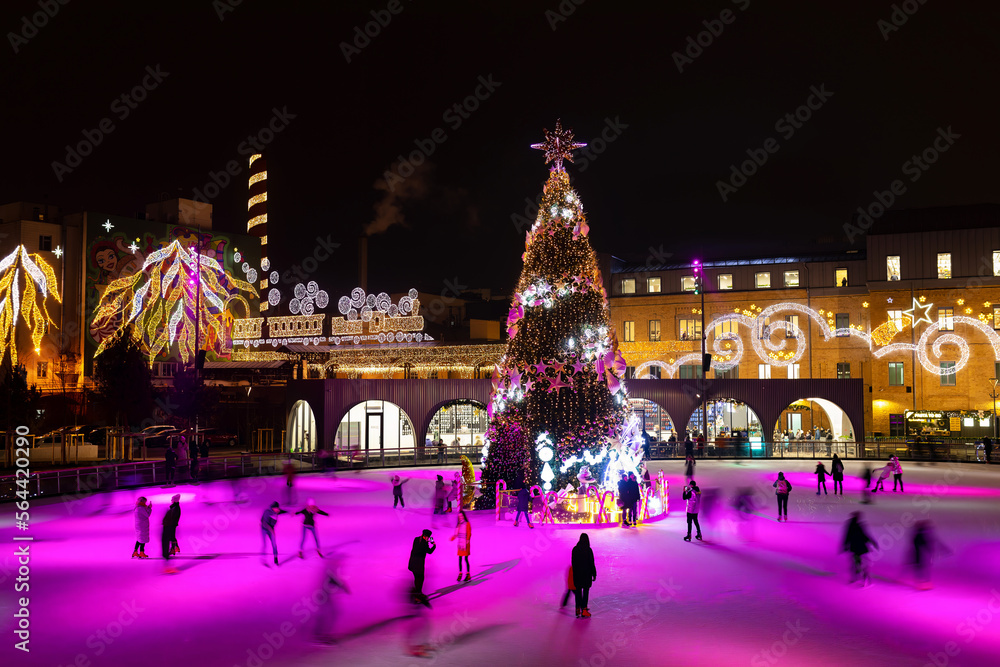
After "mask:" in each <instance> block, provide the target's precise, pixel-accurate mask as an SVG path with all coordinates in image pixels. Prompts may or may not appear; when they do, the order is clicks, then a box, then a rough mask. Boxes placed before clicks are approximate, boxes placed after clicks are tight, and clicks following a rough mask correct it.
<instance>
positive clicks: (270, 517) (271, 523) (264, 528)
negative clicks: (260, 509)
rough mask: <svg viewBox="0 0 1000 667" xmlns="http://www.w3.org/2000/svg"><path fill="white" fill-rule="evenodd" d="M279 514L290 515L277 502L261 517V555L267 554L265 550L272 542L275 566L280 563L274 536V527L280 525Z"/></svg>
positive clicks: (276, 541)
mask: <svg viewBox="0 0 1000 667" xmlns="http://www.w3.org/2000/svg"><path fill="white" fill-rule="evenodd" d="M279 514H288V512H286V511H285V510H283V509H281V507H280V506H279V505H278V502H277V501H275V502H273V503H271V506H270V507H268V508H267V509H266V510H264V513H263V514H261V516H260V552H261V554H264V553H266V552H265V551H264V549H265V548H267V541H268V540H271V551H272V552H273V553H274V564H275V565H278V564H279V563H278V540H277V539H276V538H275V536H274V527H275V526H276V525H278V515H279ZM303 537H304V536H303Z"/></svg>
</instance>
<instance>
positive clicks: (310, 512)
mask: <svg viewBox="0 0 1000 667" xmlns="http://www.w3.org/2000/svg"><path fill="white" fill-rule="evenodd" d="M296 514H301V515H303V516H302V539H301V540H299V558H305V556H303V555H302V547H303V546H304V545H305V543H306V531H308V532H310V533H312V536H313V540H314V541H315V542H316V553H317V554H319V557H320V558H322V557H323V552H322V551H320V550H319V535H317V534H316V515H317V514H322V515H323V516H330V515H329V514H327V513H326V512H324V511H323V510H321V509H320V508H318V507H316V501H315V500H313V499H312V498H310V499H309V500H307V501H306V506H305V507H304V508H303V509H300V510H299V511H298V512H296Z"/></svg>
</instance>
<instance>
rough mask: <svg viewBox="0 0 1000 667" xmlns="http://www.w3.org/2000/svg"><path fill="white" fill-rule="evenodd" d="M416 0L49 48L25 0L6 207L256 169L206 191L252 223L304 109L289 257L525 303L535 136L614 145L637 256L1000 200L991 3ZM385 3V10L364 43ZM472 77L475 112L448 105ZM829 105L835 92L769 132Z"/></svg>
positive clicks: (830, 233) (605, 160) (274, 14)
mask: <svg viewBox="0 0 1000 667" xmlns="http://www.w3.org/2000/svg"><path fill="white" fill-rule="evenodd" d="M579 1H580V0H578V2H579ZM46 2H51V3H52V4H53V5H55V0H42V3H43V4H45V3H46ZM398 2H399V4H398V7H396V5H395V3H392V4H393V6H394V7H396V8H397V9H401V10H400V11H399V12H398V13H397V14H395V15H393V14H391V13H389V12H388V11H387V9H386V8H387V5H389V4H390V3H388V2H386V1H383V0H372V1H370V2H364V3H358V2H334V3H327V2H323V3H320V2H282V3H280V4H279V3H275V2H265V1H264V0H243V1H242V2H240V3H239V4H237V5H236V6H235V7H233V6H230V4H229V3H228V2H226V0H219V1H217V2H215V3H213V2H211V1H210V0H203V1H200V2H184V3H167V2H157V3H139V2H128V3H113V2H96V3H87V2H82V1H79V0H77V1H75V2H69V3H68V4H66V5H65V6H61V5H60V6H59V9H58V13H56V14H55V16H53V17H52V18H48V19H47V25H44V26H43V27H41V28H40V29H38V30H37V34H34V32H35V31H34V29H33V28H30V29H25V28H24V25H23V22H22V17H24V16H30V15H32V14H34V13H35V12H38V11H40V10H39V4H38V2H37V0H35V1H30V2H29V1H28V0H9V1H8V2H5V3H4V6H3V14H2V15H0V28H2V29H3V32H4V34H5V39H4V45H3V47H2V48H0V77H2V78H0V81H2V90H3V101H2V104H0V113H2V118H3V124H2V127H3V130H4V135H5V136H4V142H3V148H4V151H3V164H4V169H3V178H2V179H0V200H2V201H3V202H9V201H16V200H28V201H43V200H44V201H48V202H49V203H52V204H56V205H60V206H62V207H63V210H64V211H65V212H73V211H77V210H82V209H87V210H94V211H105V212H110V213H118V214H125V215H131V214H134V213H135V212H136V211H141V210H143V209H144V206H145V204H146V203H149V202H153V201H156V200H158V199H160V198H161V197H175V196H178V195H180V196H184V197H189V198H190V197H193V195H194V192H195V189H196V188H197V189H199V190H203V189H204V187H205V185H206V184H207V183H210V182H211V181H210V179H209V172H220V171H222V170H224V169H225V165H226V163H227V162H228V161H230V160H233V159H237V160H239V162H240V166H241V168H242V172H241V173H240V174H239V175H238V176H237V177H235V178H234V179H233V182H231V183H230V184H229V185H228V187H225V188H222V189H221V191H220V192H219V193H218V195H217V196H216V197H215V198H214V199H212V200H211V201H212V203H213V204H214V206H215V227H216V228H217V229H220V230H229V231H242V230H243V229H245V221H246V177H247V170H246V157H245V154H248V151H247V150H246V149H243V153H244V154H241V149H240V144H241V142H243V141H244V140H245V139H246V138H247V135H248V134H251V133H252V134H257V132H258V131H259V130H260V129H261V128H264V127H266V126H267V124H268V123H269V122H270V121H271V119H272V116H273V115H274V112H273V109H275V108H276V109H278V110H279V111H281V110H287V113H289V114H292V115H294V118H293V119H290V120H289V121H288V124H287V127H286V128H285V129H283V130H281V131H280V132H278V133H277V134H276V135H274V138H273V141H271V143H270V144H268V145H267V146H266V151H265V152H266V156H267V160H268V172H269V242H270V246H271V248H272V252H271V254H272V259H273V260H274V262H275V263H276V264H277V265H278V267H279V268H282V267H288V266H290V265H291V264H293V263H298V262H301V261H302V259H303V258H304V257H306V256H309V255H311V254H312V251H313V248H314V246H315V245H316V242H315V239H316V237H317V236H318V235H322V237H323V238H324V239H325V238H327V237H328V236H329V239H330V241H332V242H334V243H340V244H341V247H340V248H339V249H338V250H337V252H335V253H334V255H333V257H332V258H331V259H330V260H328V261H326V262H325V263H323V264H322V265H321V266H320V268H319V270H318V271H317V272H316V279H317V280H318V281H319V282H320V283H321V285H322V286H323V287H324V288H325V289H326V290H328V291H329V292H330V294H331V295H340V294H344V293H346V292H348V291H349V290H350V289H351V288H352V287H354V286H355V284H356V281H357V266H356V257H357V251H356V242H357V241H356V240H357V238H358V237H359V236H360V235H362V234H365V233H369V234H370V242H369V243H370V250H369V252H370V259H369V267H370V268H369V271H370V273H369V287H370V289H371V290H373V291H383V290H384V291H388V292H398V291H402V290H405V289H407V288H409V287H411V286H412V287H417V288H419V289H421V290H425V291H430V292H438V291H440V290H441V289H442V288H443V287H444V281H445V280H446V279H450V280H454V279H456V278H457V279H458V282H459V283H461V284H462V285H468V286H471V287H491V288H493V289H495V290H499V291H501V292H503V293H508V292H509V291H510V290H511V289H512V287H513V285H514V283H515V281H516V278H517V275H518V274H519V272H520V268H521V260H520V256H521V252H522V251H523V244H524V230H523V228H521V229H520V231H518V228H517V227H515V224H514V223H513V222H512V220H511V217H512V215H514V214H521V215H523V214H524V212H525V208H526V201H525V200H526V198H528V199H534V198H535V197H536V195H538V194H539V190H540V188H541V186H542V184H543V183H544V181H545V179H546V176H547V171H546V167H545V164H544V160H543V156H542V154H541V153H540V152H539V151H533V150H531V149H530V148H529V144H531V143H533V142H538V141H541V140H542V139H543V135H542V128H549V129H552V127H553V126H554V124H555V121H556V118H562V122H563V125H564V126H565V127H569V128H572V129H573V130H574V131H575V132H576V137H577V140H580V141H591V140H592V139H594V138H595V137H600V136H601V133H602V132H605V137H611V138H612V139H613V140H612V141H610V142H608V143H607V144H606V146H604V150H603V152H602V153H600V154H599V155H598V154H593V153H592V154H591V157H590V158H587V159H586V160H584V159H580V158H578V159H577V163H576V165H568V170H569V172H570V174H571V176H572V179H573V183H574V186H575V187H576V188H577V190H578V192H579V193H580V195H581V197H582V200H583V203H584V206H585V207H586V208H587V210H588V212H589V222H590V225H591V240H592V243H593V245H594V247H595V249H596V250H598V251H599V252H610V253H612V254H615V255H617V256H619V257H622V258H624V259H629V260H634V261H645V260H646V258H647V257H648V256H650V254H651V253H650V250H649V249H650V248H654V249H656V252H655V255H657V256H660V257H661V258H664V259H667V258H670V260H671V261H672V260H680V261H686V260H688V259H690V258H691V257H694V256H697V255H701V256H704V257H706V258H713V257H734V256H746V255H748V254H763V255H770V254H784V253H787V252H794V251H797V250H806V249H808V250H810V251H817V250H819V251H822V250H830V251H836V250H841V249H843V248H844V247H845V246H846V245H847V243H848V241H847V237H846V235H845V233H844V231H843V229H842V226H843V224H844V223H845V222H847V221H848V220H849V218H850V215H851V212H852V211H854V210H855V209H856V208H857V207H858V206H867V205H868V204H869V203H870V202H872V201H873V194H872V193H873V191H874V190H876V189H877V190H886V189H887V188H888V187H889V184H890V183H891V182H892V181H893V180H894V179H899V178H902V179H904V181H905V182H906V184H907V189H906V192H905V193H904V194H903V195H901V196H899V197H898V198H897V201H896V202H895V204H894V206H893V209H905V208H916V207H927V206H946V205H959V204H974V203H982V202H997V201H998V200H1000V197H998V196H997V192H998V188H997V173H998V172H997V165H998V160H1000V152H998V150H997V146H998V138H1000V137H998V132H997V122H996V119H997V113H998V112H997V104H996V102H997V94H996V86H997V80H998V76H997V75H998V67H997V63H998V62H1000V59H998V53H997V48H996V47H997V38H996V34H997V33H996V30H997V25H998V19H1000V6H998V5H997V3H992V2H991V3H986V2H981V3H978V4H975V3H961V6H956V5H958V4H959V3H945V2H938V1H936V0H932V1H929V2H926V3H925V4H919V3H918V2H917V0H910V2H907V3H903V4H904V5H906V8H907V9H909V10H910V11H912V12H913V14H912V16H906V15H905V14H904V13H901V12H902V11H903V10H902V8H901V9H900V10H898V11H897V14H896V16H895V18H896V21H897V23H901V25H899V26H898V29H896V28H897V26H896V25H894V24H892V22H891V21H892V18H893V11H894V10H893V5H892V4H891V3H889V2H887V1H886V2H871V1H870V0H869V1H866V2H855V3H805V2H783V3H778V2H767V3H765V2H760V1H759V0H739V1H738V2H733V1H730V0H715V1H714V2H705V1H704V0H703V1H702V2H669V3H655V4H654V3H651V2H646V3H623V2H610V1H609V0H586V1H585V2H582V3H581V4H579V5H576V4H574V3H573V2H572V1H571V0H563V1H562V3H560V2H559V1H558V0H549V1H547V2H532V3H525V2H521V3H507V2H504V3H468V2H465V3H445V2H420V1H410V0H398ZM897 4H898V3H897ZM95 5H96V8H95ZM560 7H562V9H563V14H565V15H563V14H560V13H559V12H560ZM222 8H226V9H231V10H232V11H223V9H222ZM570 9H572V10H573V11H572V13H569V10H570ZM50 11H51V10H50ZM372 11H375V12H377V13H381V18H382V19H383V21H385V19H386V18H387V17H391V18H390V20H388V24H387V25H385V26H384V27H380V28H379V31H378V34H377V35H376V36H375V37H369V38H368V43H367V45H364V46H363V48H360V49H357V48H356V46H355V45H354V44H353V43H352V42H353V41H354V39H355V37H356V33H355V27H360V28H361V29H362V30H363V29H364V26H365V24H366V23H370V22H373V21H374V20H375V19H373V17H372V15H371V12H372ZM724 11H725V12H726V13H725V14H723V12H724ZM547 12H548V13H547ZM220 13H221V16H222V19H221V20H220ZM720 15H721V16H722V17H723V18H725V19H729V23H728V24H727V23H724V22H722V21H720ZM904 16H905V18H906V22H905V23H902V17H904ZM879 21H882V22H883V23H882V24H881V27H880V24H879ZM703 22H708V24H709V26H708V27H706V25H705V24H704V23H703ZM553 25H554V26H555V29H553ZM374 26H375V24H374V23H373V24H372V25H371V26H369V28H370V29H371V31H372V32H375V30H374ZM720 28H721V32H720ZM710 29H714V30H715V31H716V32H720V34H718V35H717V36H715V35H711V33H710V32H708V31H709V30H710ZM699 33H704V34H702V35H701V36H700V37H701V40H702V43H703V44H706V43H707V44H708V45H707V46H701V47H700V49H701V50H700V53H699V51H698V50H696V49H694V48H693V47H690V43H689V42H688V37H691V38H692V39H694V40H697V39H698V38H699ZM12 34H15V35H16V34H22V35H24V34H26V35H29V37H30V38H29V39H22V38H21V37H12ZM32 34H33V36H31V35H32ZM710 36H711V43H708V42H709V39H708V38H709V37H710ZM12 41H13V42H14V44H13V45H12ZM341 43H347V44H350V45H351V52H350V54H349V57H350V62H347V58H346V57H345V54H344V52H343V49H344V47H342V46H341ZM360 43H361V44H364V42H360ZM15 48H16V49H17V52H16V53H15ZM686 49H687V50H688V55H693V56H694V57H693V58H691V59H690V60H689V61H684V62H681V63H680V64H681V66H682V68H683V71H678V64H677V62H676V61H677V59H678V57H675V55H674V54H675V52H676V53H681V54H683V53H684V52H685V50H686ZM157 66H158V67H159V69H160V71H161V72H166V73H168V74H167V75H165V76H163V77H162V80H161V81H160V82H159V83H156V85H155V87H154V88H153V89H152V90H150V91H149V92H148V93H147V96H146V99H145V100H143V101H142V102H139V103H138V104H135V108H134V109H132V108H128V106H127V105H125V104H124V103H122V102H121V101H119V102H118V103H115V100H116V98H119V97H120V96H121V95H122V94H123V93H127V92H128V91H130V90H131V89H132V88H133V87H134V86H136V85H138V84H140V83H141V82H142V81H143V78H144V77H147V70H146V68H147V67H149V68H151V69H153V70H155V69H156V68H157ZM146 80H147V82H153V81H154V80H153V79H151V78H149V77H147V78H146ZM483 80H486V81H492V82H494V83H493V84H492V85H491V87H492V88H493V90H492V92H488V90H487V88H486V87H484V86H483V85H482V83H481V81H483ZM477 87H478V90H479V92H480V95H481V96H482V97H484V98H485V99H482V100H478V101H477V103H478V108H477V109H475V110H474V111H471V112H468V113H466V112H463V114H464V115H465V116H467V117H464V118H463V117H461V116H460V115H459V114H458V113H456V112H455V111H454V110H452V111H451V112H449V109H452V107H453V105H455V104H456V103H461V102H462V100H463V99H465V98H467V97H468V96H470V95H474V94H475V93H476V91H477ZM811 88H815V89H816V90H824V91H827V92H828V93H832V95H826V94H824V96H823V97H824V98H825V99H823V100H820V98H816V97H814V98H812V101H813V103H814V106H816V107H818V108H816V109H814V110H812V111H811V112H810V115H811V118H810V119H809V120H807V121H805V122H804V123H801V124H800V126H799V127H797V128H796V127H793V126H792V125H791V124H788V123H784V124H781V125H778V127H776V123H777V122H778V121H780V120H781V119H782V118H783V117H784V116H785V114H787V113H795V111H796V109H797V108H798V107H800V106H801V105H803V104H806V103H807V101H808V100H809V99H810V95H812V94H813V93H812V91H811ZM113 105H114V106H113ZM126 112H127V117H124V118H122V116H123V115H124V114H125V113H126ZM103 118H108V119H110V122H111V123H113V125H114V130H113V131H112V132H111V133H109V134H104V135H103V137H102V139H101V143H100V145H98V146H96V148H94V150H93V153H92V154H91V155H89V156H87V157H85V158H83V160H82V163H81V164H80V165H79V166H78V167H76V168H74V169H73V170H72V171H71V172H70V173H63V174H61V182H60V180H59V178H57V176H56V174H55V173H54V169H53V164H52V163H53V162H54V161H59V162H63V163H65V162H66V148H65V147H66V145H67V144H72V145H75V144H77V143H78V142H80V141H81V140H83V137H84V135H83V133H84V131H92V130H94V128H97V127H99V125H100V123H101V120H102V119H103ZM949 126H950V127H951V128H952V132H953V134H957V135H959V138H957V139H953V141H952V144H951V145H950V146H949V148H948V150H947V152H945V153H943V154H941V155H940V157H939V159H938V160H937V162H936V163H935V164H933V165H929V168H928V169H927V170H926V171H923V172H921V174H920V178H919V179H918V180H916V181H910V180H909V179H910V177H909V176H907V175H905V174H904V172H903V169H904V167H903V165H904V163H905V162H906V161H907V160H909V159H910V158H911V156H913V155H914V154H919V153H921V152H922V151H923V150H924V149H925V148H927V147H929V146H931V145H932V143H933V141H934V139H935V138H936V137H937V136H938V128H945V129H946V128H948V127H949ZM438 128H440V131H439V132H438V134H437V136H438V138H441V137H442V136H443V137H445V139H444V141H443V142H441V143H437V144H435V147H434V151H433V154H432V155H430V157H429V158H428V161H427V164H425V165H424V166H422V167H421V168H420V169H419V170H418V171H417V172H416V173H415V174H414V175H412V176H410V177H409V178H406V179H405V180H404V181H403V182H402V183H401V184H400V183H396V184H395V190H394V191H393V192H392V193H389V191H388V190H387V189H386V186H385V182H384V180H383V175H384V173H385V172H386V170H388V169H390V168H394V165H395V163H396V161H397V159H398V157H397V156H399V155H400V154H402V155H403V156H404V158H405V157H406V156H408V155H409V154H410V153H411V152H412V151H414V150H415V149H416V146H415V143H414V142H415V140H419V141H422V142H425V145H427V144H426V140H428V139H429V138H430V137H432V134H433V133H434V132H435V130H437V129H438ZM769 138H773V139H774V142H772V144H771V146H772V147H773V146H775V145H777V147H778V150H777V152H774V153H772V154H768V155H767V162H766V163H764V164H763V165H762V166H760V167H759V168H758V169H757V173H755V174H754V175H752V176H751V177H749V178H748V179H747V180H746V183H745V184H743V185H742V186H741V187H739V188H738V189H737V190H736V191H735V192H730V193H729V194H728V196H727V199H728V201H725V202H724V201H723V199H722V197H721V196H720V193H719V190H718V182H719V181H720V180H727V179H729V178H730V165H732V164H736V165H739V163H741V162H743V161H745V160H747V159H748V155H747V151H748V150H749V151H751V152H757V155H758V156H759V155H760V154H761V152H762V150H763V146H764V144H765V142H766V141H767V140H768V139H769ZM763 152H764V153H766V151H763ZM380 182H381V186H379V185H377V184H378V183H380ZM861 243H863V240H861V241H859V244H861ZM668 253H669V255H668Z"/></svg>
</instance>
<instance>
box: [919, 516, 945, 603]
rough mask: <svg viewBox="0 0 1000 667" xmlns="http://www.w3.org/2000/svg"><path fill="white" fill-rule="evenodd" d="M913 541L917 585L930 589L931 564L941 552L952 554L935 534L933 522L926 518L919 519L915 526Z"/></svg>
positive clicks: (921, 588)
mask: <svg viewBox="0 0 1000 667" xmlns="http://www.w3.org/2000/svg"><path fill="white" fill-rule="evenodd" d="M912 535H913V536H912V538H911V541H912V543H913V552H912V562H913V571H914V575H915V578H916V585H917V588H919V589H920V590H922V591H926V590H930V589H931V588H932V586H931V570H930V568H931V564H932V563H933V562H934V557H935V556H936V555H938V554H939V553H945V554H950V553H951V549H949V548H948V547H946V546H945V545H944V543H943V542H941V540H939V539H938V538H937V536H936V535H935V534H934V530H933V528H932V526H931V522H930V521H927V520H926V519H924V520H921V521H918V522H917V523H916V524H915V525H914V526H913V534H912Z"/></svg>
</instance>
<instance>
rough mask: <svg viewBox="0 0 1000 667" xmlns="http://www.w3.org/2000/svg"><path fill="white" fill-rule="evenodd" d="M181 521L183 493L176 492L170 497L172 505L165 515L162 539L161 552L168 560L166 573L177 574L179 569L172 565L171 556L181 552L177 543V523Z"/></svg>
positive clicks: (164, 558)
mask: <svg viewBox="0 0 1000 667" xmlns="http://www.w3.org/2000/svg"><path fill="white" fill-rule="evenodd" d="M180 521H181V495H180V494H179V493H177V494H174V496H173V497H172V498H171V499H170V507H169V508H168V509H167V513H166V514H165V515H163V534H162V535H161V539H160V550H161V551H160V552H161V553H162V554H163V560H164V561H166V567H165V568H164V570H163V571H164V572H165V573H166V574H177V570H176V569H174V568H173V567H171V566H170V557H171V556H173V555H174V554H176V553H179V552H180V548H179V547H178V544H177V525H178V524H179V523H180Z"/></svg>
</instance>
